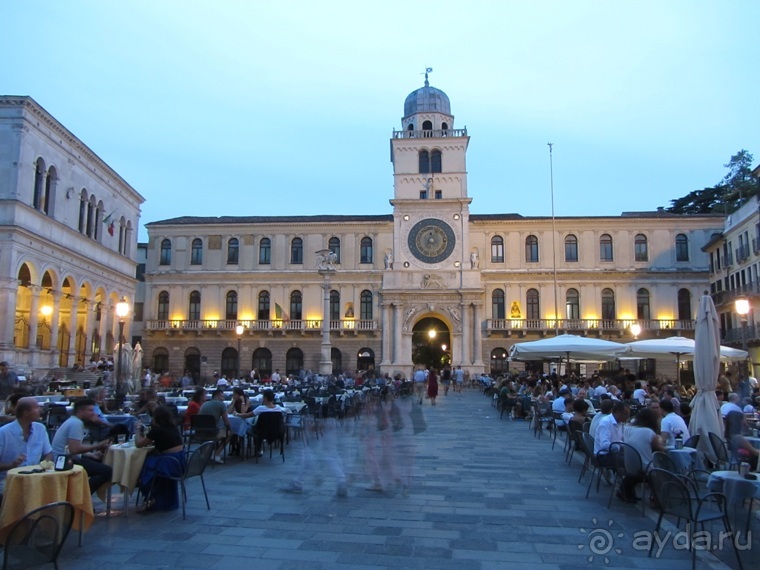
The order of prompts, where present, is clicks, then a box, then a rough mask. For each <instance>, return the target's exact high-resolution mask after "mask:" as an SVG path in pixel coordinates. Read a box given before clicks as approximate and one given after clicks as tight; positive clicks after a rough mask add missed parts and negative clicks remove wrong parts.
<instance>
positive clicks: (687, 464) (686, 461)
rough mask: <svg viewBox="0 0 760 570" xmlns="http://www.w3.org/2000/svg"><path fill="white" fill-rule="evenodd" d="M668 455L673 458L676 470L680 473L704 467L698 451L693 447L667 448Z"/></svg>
mask: <svg viewBox="0 0 760 570" xmlns="http://www.w3.org/2000/svg"><path fill="white" fill-rule="evenodd" d="M668 456H669V457H670V458H671V459H672V460H673V463H675V464H676V467H677V468H678V471H679V472H680V473H682V474H685V473H688V472H689V471H691V470H692V469H704V464H703V463H702V460H701V459H700V457H699V452H698V451H697V450H696V449H694V448H691V447H682V448H681V449H675V448H674V449H668Z"/></svg>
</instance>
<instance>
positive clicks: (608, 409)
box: [588, 398, 615, 440]
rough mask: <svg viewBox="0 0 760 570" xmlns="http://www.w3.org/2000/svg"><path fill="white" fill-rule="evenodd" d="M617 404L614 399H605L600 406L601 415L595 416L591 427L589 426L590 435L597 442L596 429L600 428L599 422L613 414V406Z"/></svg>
mask: <svg viewBox="0 0 760 570" xmlns="http://www.w3.org/2000/svg"><path fill="white" fill-rule="evenodd" d="M614 405H615V402H614V401H613V400H612V398H605V399H604V400H602V401H601V403H600V404H599V413H598V414H595V415H594V417H593V419H592V420H591V426H589V430H588V433H589V434H590V435H591V437H593V438H594V440H596V428H597V427H599V422H600V421H602V420H603V419H604V418H605V417H607V416H609V415H610V414H611V413H612V406H614Z"/></svg>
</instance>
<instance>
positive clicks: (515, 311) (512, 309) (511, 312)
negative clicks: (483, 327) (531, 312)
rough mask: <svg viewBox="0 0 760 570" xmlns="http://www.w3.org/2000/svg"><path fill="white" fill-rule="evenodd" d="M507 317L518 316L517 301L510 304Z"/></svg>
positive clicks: (513, 317)
mask: <svg viewBox="0 0 760 570" xmlns="http://www.w3.org/2000/svg"><path fill="white" fill-rule="evenodd" d="M509 318H511V319H519V318H520V304H519V303H518V302H517V301H512V306H511V307H510V308H509Z"/></svg>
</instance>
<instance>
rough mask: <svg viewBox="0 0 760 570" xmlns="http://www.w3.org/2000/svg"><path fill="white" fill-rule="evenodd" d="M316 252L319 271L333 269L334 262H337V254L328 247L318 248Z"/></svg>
mask: <svg viewBox="0 0 760 570" xmlns="http://www.w3.org/2000/svg"><path fill="white" fill-rule="evenodd" d="M316 254H317V269H318V270H319V271H330V270H333V271H334V270H335V264H336V263H338V256H337V255H336V254H335V252H333V251H330V250H329V249H320V250H319V251H318V252H316Z"/></svg>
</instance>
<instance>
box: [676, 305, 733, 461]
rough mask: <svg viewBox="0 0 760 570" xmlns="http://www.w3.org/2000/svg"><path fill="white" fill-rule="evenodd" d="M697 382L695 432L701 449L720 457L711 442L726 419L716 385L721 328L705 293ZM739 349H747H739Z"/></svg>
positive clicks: (699, 317)
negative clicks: (722, 416)
mask: <svg viewBox="0 0 760 570" xmlns="http://www.w3.org/2000/svg"><path fill="white" fill-rule="evenodd" d="M695 336H696V337H697V338H696V340H695V343H694V344H695V349H694V382H695V384H696V387H697V394H696V396H694V398H693V399H692V401H691V420H690V422H689V427H690V433H691V435H696V434H699V435H700V438H699V449H700V451H702V452H703V453H705V454H706V455H707V456H708V457H709V458H710V460H711V461H715V460H716V457H715V454H714V453H713V450H712V446H711V445H710V441H709V437H708V435H707V434H708V433H711V432H712V433H716V434H718V435H720V436H721V437H722V435H723V420H722V419H721V417H720V412H719V411H718V398H717V397H716V396H715V385H716V383H717V380H718V374H719V373H720V349H721V346H720V327H719V324H718V314H717V312H716V311H715V305H714V304H713V300H712V297H710V296H709V295H703V296H702V298H701V299H700V300H699V310H698V312H697V329H696V331H695ZM738 352H744V351H743V350H742V351H738Z"/></svg>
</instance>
